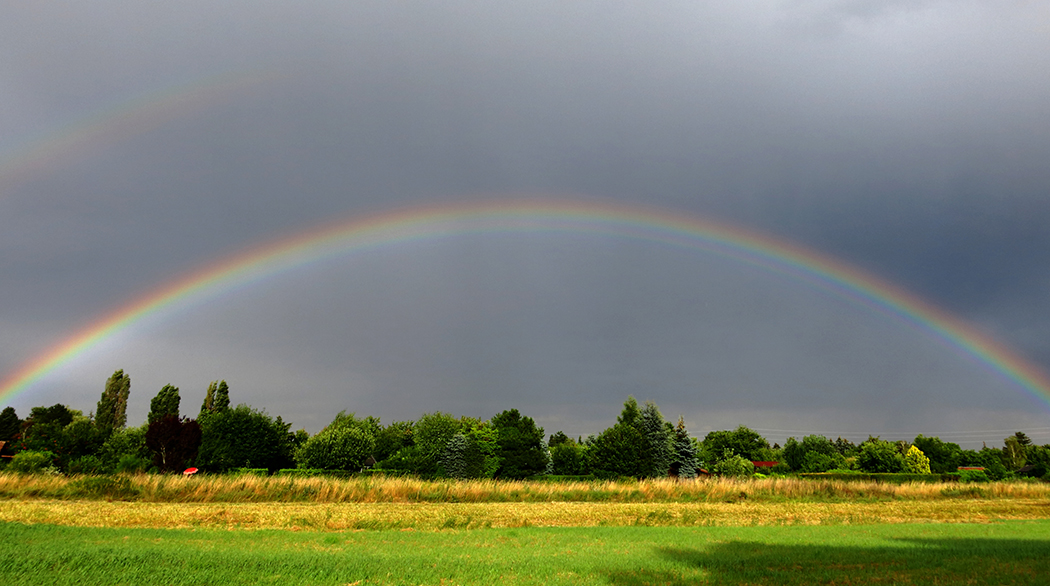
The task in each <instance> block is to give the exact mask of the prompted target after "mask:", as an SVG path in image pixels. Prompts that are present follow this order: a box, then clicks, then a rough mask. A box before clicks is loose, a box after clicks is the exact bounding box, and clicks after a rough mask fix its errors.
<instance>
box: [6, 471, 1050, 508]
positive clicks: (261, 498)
mask: <svg viewBox="0 0 1050 586" xmlns="http://www.w3.org/2000/svg"><path fill="white" fill-rule="evenodd" d="M960 497H962V498H985V499H1050V484H1046V483H1027V482H999V483H990V484H985V485H976V484H958V483H905V484H888V483H879V482H870V481H843V480H823V479H800V478H761V479H742V480H737V479H730V478H710V479H703V480H697V481H687V482H677V481H675V480H672V479H654V480H643V481H637V482H635V481H627V482H617V481H590V482H542V481H503V480H500V481H497V480H469V481H455V480H420V479H418V478H411V477H381V476H364V477H356V478H349V479H338V478H326V477H307V478H302V477H289V476H255V475H240V476H236V475H225V476H197V477H194V476H191V477H184V476H171V475H168V476H164V475H146V474H143V475H137V476H116V477H79V478H78V477H72V478H67V477H63V476H46V475H33V476H25V475H18V474H0V499H2V498H14V499H23V500H24V499H37V498H44V499H73V498H95V499H100V500H107V499H109V500H114V499H115V500H131V501H148V502H197V503H238V502H239V503H262V502H286V503H294V502H301V503H520V502H605V503H652V502H663V503H690V502H698V503H700V502H703V503H711V502H722V501H727V500H730V501H736V500H741V499H749V500H751V501H762V502H767V501H784V500H789V501H799V500H801V501H816V502H840V501H846V502H867V501H887V500H939V499H946V498H960Z"/></svg>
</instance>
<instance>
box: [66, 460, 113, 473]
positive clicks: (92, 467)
mask: <svg viewBox="0 0 1050 586" xmlns="http://www.w3.org/2000/svg"><path fill="white" fill-rule="evenodd" d="M105 472H107V470H106V466H105V464H103V463H102V460H100V459H99V458H98V457H97V456H91V455H88V456H81V457H79V458H77V459H75V460H73V461H72V462H70V463H69V473H70V474H104V473H105Z"/></svg>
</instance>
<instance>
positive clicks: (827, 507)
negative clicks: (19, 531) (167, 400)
mask: <svg viewBox="0 0 1050 586" xmlns="http://www.w3.org/2000/svg"><path fill="white" fill-rule="evenodd" d="M1046 518H1050V485H1048V484H1043V483H1017V482H1013V483H992V484H987V485H980V486H978V485H959V484H943V483H932V484H925V483H911V484H901V485H895V484H878V483H873V482H857V483H851V482H844V481H840V480H835V481H832V480H800V479H749V480H726V479H709V480H702V481H697V482H674V481H671V480H650V481H639V482H591V483H585V482H571V483H549V482H497V481H466V482H455V481H424V480H419V479H408V478H374V477H366V478H353V479H327V478H278V477H259V476H233V477H231V476H212V477H199V478H194V477H190V478H185V477H181V476H153V475H140V476H131V477H82V478H72V479H70V478H66V477H61V476H54V477H52V476H20V475H12V474H8V475H0V521H9V522H19V523H46V524H60V525H73V526H82V527H152V528H188V527H223V528H244V529H293V530H322V531H325V530H327V531H341V530H349V529H416V530H433V529H442V528H484V527H597V526H633V525H646V526H715V525H721V526H747V525H825V524H835V525H838V524H872V523H916V522H923V523H925V522H953V523H957V522H977V523H986V522H991V521H1001V520H1025V519H1046Z"/></svg>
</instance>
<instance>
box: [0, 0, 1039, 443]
mask: <svg viewBox="0 0 1050 586" xmlns="http://www.w3.org/2000/svg"><path fill="white" fill-rule="evenodd" d="M0 14H2V15H3V17H2V18H0V55H2V56H3V58H2V59H0V300H2V304H0V377H7V376H9V375H10V374H11V373H13V372H15V371H17V370H18V368H19V367H20V366H21V365H22V364H24V363H26V362H27V361H29V360H32V359H33V358H34V357H36V356H38V355H40V354H41V353H44V352H46V351H47V350H48V349H49V348H52V347H54V346H55V345H56V344H58V343H60V342H61V341H62V340H64V339H65V338H66V337H68V336H69V335H71V334H73V333H75V332H77V331H79V330H80V329H82V328H84V327H86V326H87V325H89V324H91V323H93V322H94V321H95V320H97V319H99V318H100V317H101V316H103V315H105V314H106V313H107V312H109V311H112V310H113V309H115V308H118V307H121V306H122V305H124V304H126V303H128V302H129V301H131V300H133V299H135V298H136V296H138V295H141V294H142V293H144V292H146V291H149V290H151V289H153V288H155V287H158V286H160V285H162V284H163V283H165V282H166V281H168V280H170V279H173V278H175V277H176V276H178V275H181V274H184V273H186V272H188V271H193V270H194V268H195V267H200V266H203V265H205V264H207V263H208V262H211V261H214V260H216V259H218V258H222V257H224V256H226V255H229V254H232V253H235V252H237V251H239V250H243V249H246V248H249V247H252V246H255V245H258V244H259V243H262V242H266V241H268V240H270V239H273V238H276V237H279V236H285V235H288V234H291V233H294V232H295V231H298V230H303V229H306V228H307V227H309V226H311V225H314V224H318V223H321V222H326V221H332V220H333V219H338V218H351V217H354V216H356V215H366V214H370V213H375V212H382V211H384V210H389V209H394V208H403V207H411V206H414V205H424V204H426V205H433V204H440V203H444V202H463V201H471V200H477V201H492V200H503V199H514V198H517V197H520V196H522V195H541V196H550V197H560V196H571V197H580V198H593V199H597V200H600V201H608V202H619V203H625V204H641V205H646V206H654V207H657V208H661V209H665V210H668V211H672V212H674V213H682V214H692V215H696V216H702V217H707V218H712V219H716V220H719V221H724V222H730V223H733V224H737V225H741V226H744V227H746V228H749V229H751V230H755V231H759V232H764V233H768V234H771V235H774V236H776V237H779V238H783V239H786V240H790V241H795V242H798V243H801V244H803V245H805V246H809V247H811V248H813V249H816V250H819V251H822V252H824V253H826V254H830V255H834V256H837V257H839V258H841V259H842V260H844V261H845V262H848V263H851V264H853V265H855V266H857V267H860V268H862V269H864V270H867V271H869V272H871V273H873V274H875V275H877V276H879V277H881V278H883V279H886V280H888V281H891V282H893V283H896V284H898V285H900V286H902V287H904V288H906V289H908V290H910V291H912V292H914V293H916V294H918V295H920V296H922V297H924V298H925V299H927V300H928V301H929V302H930V303H932V304H934V305H936V306H939V307H941V308H944V309H946V310H948V311H950V312H953V313H954V314H955V315H957V316H958V317H960V318H962V319H964V320H967V321H968V322H969V323H971V324H973V325H974V326H975V327H977V328H979V329H980V330H982V331H984V332H986V333H988V334H989V335H991V336H994V337H996V338H997V339H999V340H1001V341H1002V342H1004V343H1006V344H1009V345H1010V346H1012V347H1013V348H1014V349H1016V351H1017V353H1018V354H1019V355H1021V356H1023V357H1025V358H1026V359H1028V360H1030V361H1032V362H1033V363H1035V364H1037V365H1039V366H1041V367H1042V368H1043V369H1046V370H1050V294H1048V293H1050V229H1048V226H1050V164H1047V161H1048V160H1050V73H1048V72H1050V5H1048V4H1047V3H1045V2H1027V1H1003V0H995V1H992V0H986V1H984V0H970V1H948V0H945V1H932V0H931V1H908V2H903V1H874V0H871V1H868V0H852V1H850V0H812V1H809V0H793V1H788V0H785V1H772V0H767V1H744V2H732V3H707V2H668V1H648V2H638V3H611V2H560V1H559V2H521V3H512V2H500V3H493V2H441V3H422V2H386V1H383V2H357V3H352V4H348V3H344V2H306V3H283V2H221V3H220V2H179V3H164V4H158V3H138V2H92V3H79V2H65V3H63V2H58V3H24V2H8V1H2V2H0ZM117 368H124V369H125V370H126V371H128V372H129V373H130V374H131V377H132V381H133V384H132V396H131V397H132V400H131V405H130V409H129V420H130V421H131V422H138V421H141V420H144V419H145V414H146V411H147V409H148V403H149V399H150V398H152V396H153V395H154V394H155V393H156V392H157V391H158V390H159V389H160V387H161V386H162V385H164V384H167V383H171V384H174V385H176V386H179V387H180V388H181V390H182V396H183V412H184V413H186V414H190V415H194V414H195V413H196V411H197V408H198V406H199V404H200V401H201V399H202V398H203V393H204V389H205V388H206V386H207V384H208V382H209V381H211V380H214V379H220V378H225V379H226V380H227V381H229V383H230V386H231V392H232V398H233V400H234V402H245V403H249V404H251V405H252V406H254V407H257V408H265V409H267V410H268V412H270V413H271V414H274V415H281V416H282V417H283V418H284V419H285V420H289V421H292V422H293V424H294V425H295V427H297V428H298V427H305V428H306V429H308V430H309V431H311V432H315V431H317V430H319V429H320V428H321V427H323V426H324V425H325V424H326V423H327V422H328V421H330V420H331V418H332V416H333V415H334V414H335V413H336V412H338V411H340V410H343V409H346V410H349V411H355V412H357V413H358V414H371V415H377V416H379V417H381V418H382V419H383V421H384V422H389V421H391V420H395V419H415V418H417V417H418V416H419V415H420V414H422V413H423V412H425V411H434V410H444V411H448V412H452V413H454V414H457V415H459V414H464V415H472V416H478V417H483V418H488V417H490V416H492V415H493V414H495V413H497V412H499V411H501V410H503V409H508V408H518V409H519V410H521V411H522V412H523V413H525V414H526V415H531V416H533V417H534V418H535V419H537V421H538V422H539V423H540V424H541V425H543V426H544V427H545V428H546V429H547V432H548V433H551V432H554V431H557V430H559V429H563V430H565V431H566V432H567V433H570V434H572V435H581V434H582V435H586V434H588V433H596V432H599V431H601V429H603V428H605V427H607V426H608V425H610V424H611V423H612V422H613V421H614V420H615V417H616V415H617V414H618V412H619V409H620V406H621V405H622V403H623V401H624V399H625V398H626V397H627V395H628V394H633V395H634V396H635V397H636V398H638V399H639V400H653V401H655V402H656V403H657V404H658V405H659V406H660V407H661V409H662V411H663V413H664V415H665V416H667V417H668V418H677V416H678V415H680V414H681V415H684V416H685V417H686V420H687V423H688V424H689V426H690V428H691V429H692V430H693V432H694V433H696V434H699V435H703V434H704V433H705V432H706V431H709V430H712V429H725V428H732V427H735V426H736V425H738V424H746V425H749V426H752V427H755V428H759V429H762V430H769V431H767V432H765V434H766V435H767V437H769V438H770V439H771V440H772V441H783V439H784V437H786V436H787V435H796V436H798V435H802V434H805V433H809V432H820V433H825V434H827V435H831V436H836V435H843V436H849V437H853V438H859V439H863V438H864V437H866V436H867V434H869V433H872V434H881V435H882V436H883V437H886V438H893V439H897V438H903V439H911V437H914V435H915V434H916V433H918V432H923V433H926V434H931V433H934V434H940V435H941V436H942V437H944V438H946V439H952V440H955V441H959V442H960V443H962V444H964V445H968V446H974V445H980V442H981V441H983V440H987V441H989V443H995V444H998V443H1000V442H1001V440H1002V437H1004V436H1005V435H1007V434H1006V433H1005V432H1004V431H1003V430H1013V429H1028V430H1030V435H1031V436H1032V437H1033V438H1034V439H1036V440H1037V441H1039V442H1040V443H1047V442H1050V417H1048V414H1050V410H1048V408H1047V399H1046V398H1043V399H1042V400H1039V399H1036V398H1034V397H1033V396H1031V395H1030V394H1026V393H1025V392H1024V390H1023V389H1021V388H1020V387H1018V386H1017V385H1016V384H1015V383H1012V382H1010V381H1008V380H1006V379H1005V378H1004V377H1003V376H1001V375H999V374H996V373H995V372H992V371H990V370H989V369H988V368H986V367H983V366H982V365H980V364H978V363H977V362H976V361H975V360H974V359H973V357H970V356H966V355H964V354H962V353H960V352H959V351H957V350H953V349H951V348H948V347H946V346H945V345H944V344H942V343H941V342H939V341H938V340H937V339H936V338H935V337H933V336H931V335H929V334H928V333H924V332H922V331H919V330H916V329H914V328H909V327H907V326H906V325H905V324H903V323H902V322H901V321H899V320H892V319H888V318H887V317H886V316H884V315H881V314H876V313H873V312H871V311H867V310H865V309H864V308H862V307H859V306H857V305H856V304H852V303H850V302H849V301H848V300H846V299H839V298H836V297H834V296H831V295H828V294H826V293H821V292H819V291H815V290H813V289H812V288H811V287H808V286H806V285H805V284H804V283H799V282H794V281H791V280H790V279H784V278H782V277H777V276H775V275H772V274H769V273H766V272H762V271H757V270H755V269H754V268H752V267H747V266H744V265H741V264H740V263H734V262H731V261H727V260H726V259H724V258H718V257H714V256H711V255H708V254H704V253H700V252H696V251H693V252H689V251H683V250H673V249H668V248H667V247H663V246H658V245H654V244H646V243H644V242H639V241H634V240H626V239H618V238H609V237H599V236H593V235H592V236H585V235H569V234H563V235H552V234H516V235H506V234H504V235H473V236H462V237H458V238H452V239H447V240H441V241H428V242H417V243H406V244H401V245H397V246H389V247H383V248H380V249H377V250H373V251H370V252H368V253H367V254H360V255H353V256H351V257H346V258H338V259H332V260H329V261H326V262H324V263H320V264H316V265H311V266H308V267H303V268H301V269H297V270H295V271H289V272H287V273H283V274H281V275H279V276H276V277H275V278H272V279H269V280H267V281H265V282H262V283H260V284H257V285H254V286H251V287H247V288H242V289H239V290H237V291H235V292H233V293H230V294H227V295H223V296H220V297H216V298H214V299H211V300H208V301H206V302H205V303H202V304H199V305H196V306H193V307H191V308H188V309H186V310H183V311H179V312H177V313H171V314H164V315H160V316H157V318H156V319H154V320H150V321H149V322H148V323H142V324H140V325H139V326H136V327H133V328H130V329H128V330H126V331H124V332H121V333H120V334H119V335H117V336H114V337H112V338H110V339H107V340H104V341H103V342H102V343H101V344H99V345H98V346H97V347H95V348H93V349H92V350H90V351H89V352H86V353H84V354H83V355H82V356H80V357H79V358H78V359H77V360H74V361H71V362H70V363H69V364H67V365H66V366H65V367H63V368H61V369H58V370H56V371H55V372H53V373H52V374H51V375H49V376H47V377H44V378H42V379H41V380H39V381H38V382H37V383H36V384H35V385H34V386H33V387H32V388H31V389H29V390H28V391H26V392H24V393H21V394H20V395H18V396H16V397H13V398H10V397H6V398H5V399H9V401H8V402H9V403H10V404H12V405H13V406H15V407H16V409H18V412H19V414H20V415H22V416H25V415H26V414H28V410H29V408H30V407H32V406H34V405H50V404H52V403H55V402H59V401H60V402H63V403H66V404H68V405H70V406H72V407H75V408H79V409H82V410H84V411H85V412H87V411H89V410H92V409H93V408H94V406H95V403H96V402H97V400H98V397H99V395H100V393H101V390H102V386H103V383H104V381H105V379H106V378H107V377H108V376H109V374H111V373H112V372H113V371H114V370H115V369H117ZM985 431H987V432H988V433H982V432H985Z"/></svg>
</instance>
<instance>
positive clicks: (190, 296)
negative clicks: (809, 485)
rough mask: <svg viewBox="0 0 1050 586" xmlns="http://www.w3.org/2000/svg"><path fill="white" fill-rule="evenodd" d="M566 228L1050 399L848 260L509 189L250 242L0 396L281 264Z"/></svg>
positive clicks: (57, 350) (1023, 364)
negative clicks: (877, 325)
mask: <svg viewBox="0 0 1050 586" xmlns="http://www.w3.org/2000/svg"><path fill="white" fill-rule="evenodd" d="M506 232H523V233H540V234H542V233H573V234H592V235H596V236H605V237H613V238H629V239H639V240H644V241H649V242H657V243H662V244H665V245H669V246H674V247H681V248H684V249H688V250H694V251H702V252H707V253H712V254H717V255H720V256H723V257H727V258H730V259H732V260H734V261H738V262H742V263H746V264H748V265H752V266H755V267H759V268H760V269H762V270H766V271H770V272H773V273H778V274H782V275H786V276H788V277H791V278H794V279H797V280H800V281H803V282H806V283H808V284H810V285H812V286H815V287H818V288H820V289H823V290H826V291H830V292H832V293H834V294H836V295H840V296H843V297H845V298H848V299H850V300H851V301H853V302H856V303H858V304H861V305H863V306H866V307H868V308H870V309H872V310H874V311H876V312H879V313H882V314H884V315H887V316H889V317H891V318H894V319H899V320H902V321H904V322H906V323H907V324H910V325H911V326H913V327H915V328H917V329H918V330H920V331H923V332H925V333H926V334H928V335H931V336H933V337H935V338H937V339H939V340H941V341H942V342H943V343H945V344H947V345H949V346H951V347H954V348H955V349H957V350H958V351H961V352H962V353H963V354H964V355H967V356H970V357H972V358H973V359H975V360H977V361H978V362H979V363H982V364H983V365H984V366H986V367H987V368H989V369H991V370H993V371H995V372H998V373H999V374H1001V375H1002V376H1004V377H1006V378H1007V379H1009V380H1011V381H1013V382H1014V383H1016V384H1017V385H1018V386H1019V387H1020V388H1021V389H1023V390H1024V391H1026V392H1027V393H1029V394H1030V395H1032V396H1033V397H1035V398H1036V399H1037V400H1039V401H1040V402H1041V403H1043V404H1046V405H1050V379H1048V378H1047V375H1046V374H1045V373H1044V372H1043V371H1041V370H1040V369H1039V368H1037V367H1036V366H1034V365H1033V364H1031V363H1029V362H1028V361H1026V360H1025V359H1023V358H1022V357H1020V356H1018V355H1017V354H1016V353H1015V352H1014V351H1012V350H1011V349H1010V348H1008V347H1007V346H1005V345H1003V344H1002V343H1000V342H998V341H996V340H994V339H992V338H991V337H989V336H987V335H985V334H983V333H981V332H979V331H977V330H976V329H975V328H973V327H972V326H970V325H968V324H967V323H965V322H964V321H962V320H960V319H958V318H956V317H954V316H952V315H951V314H950V313H948V312H946V311H944V310H942V309H940V308H938V307H935V306H933V305H931V304H929V303H927V302H926V301H924V300H922V299H920V298H919V297H917V296H915V295H913V294H911V293H909V292H907V291H905V290H903V289H901V288H899V287H896V286H894V285H892V284H890V283H888V282H886V281H884V280H881V279H878V278H876V277H875V276H873V275H871V274H869V273H866V272H864V271H861V270H860V269H858V268H856V267H853V266H851V265H848V264H847V263H845V262H843V261H841V260H839V259H836V258H834V257H832V256H830V255H826V254H823V253H820V252H817V251H814V250H810V249H807V248H805V247H802V246H800V245H798V244H794V243H791V242H788V241H786V240H782V239H779V238H774V237H773V236H770V235H767V234H762V233H759V232H755V231H751V230H747V229H744V228H741V227H738V226H732V225H729V224H725V223H720V222H713V221H710V220H707V219H704V218H700V217H696V216H690V215H687V214H681V213H677V212H671V211H668V210H663V209H654V208H645V207H639V206H629V205H622V204H618V203H610V202H603V201H595V200H589V199H563V198H513V199H503V200H490V201H481V202H479V201H471V202H464V203H452V204H449V203H444V204H438V205H418V206H412V207H407V208H400V209H395V210H391V211H387V212H384V213H378V214H373V215H366V216H356V215H355V216H351V217H349V218H344V219H340V220H337V221H334V222H328V223H325V224H322V225H318V226H311V227H310V228H308V229H306V230H302V231H300V232H298V233H295V234H292V235H291V236H287V237H284V238H278V239H275V240H271V241H268V242H264V243H262V244H260V245H257V246H254V247H251V248H248V249H246V250H244V251H242V252H240V253H237V254H233V255H231V256H228V257H225V258H222V259H220V260H218V261H216V262H214V263H211V264H208V265H206V266H202V267H200V268H198V269H197V270H195V271H192V272H190V273H189V274H186V275H184V276H182V277H180V278H176V279H174V280H172V281H169V282H167V283H165V284H163V285H161V286H160V287H158V288H156V289H155V290H153V291H152V292H149V293H147V294H145V295H143V296H141V297H139V298H136V299H133V300H131V301H130V302H128V303H127V304H125V305H124V306H123V307H121V308H120V309H118V310H116V311H113V312H111V313H109V314H107V315H104V316H102V317H101V318H100V319H98V320H97V321H95V322H94V323H92V324H91V325H89V326H87V327H86V328H84V329H82V330H81V331H79V332H76V333H74V334H73V335H71V336H70V337H68V338H67V339H65V340H63V341H62V342H60V343H59V344H57V345H55V346H54V347H52V348H51V349H49V350H48V351H46V352H44V353H42V354H41V355H39V356H37V357H36V358H34V359H33V360H30V361H29V362H27V363H26V364H24V365H23V366H22V367H21V368H19V369H18V370H17V371H15V372H14V373H12V374H10V375H8V376H7V377H6V378H5V379H3V381H2V382H0V399H6V400H10V399H11V398H12V397H14V396H16V395H18V394H20V393H23V392H25V391H27V390H28V389H30V388H32V387H33V385H34V384H35V383H37V382H38V381H40V380H41V379H43V378H44V377H46V376H47V375H48V373H50V372H52V371H53V370H55V369H56V368H58V367H60V366H62V365H63V364H65V363H66V362H68V361H70V360H72V359H73V358H75V357H76V356H78V355H80V354H82V353H84V352H86V351H88V350H90V349H91V348H93V347H94V346H96V345H97V344H99V343H100V342H101V341H103V340H105V339H107V338H108V337H110V336H113V335H114V334H116V333H118V332H121V331H123V330H126V329H128V328H130V327H132V326H134V325H135V324H136V323H138V322H140V321H141V320H143V319H145V318H146V317H149V316H155V315H158V314H164V313H165V312H175V311H176V310H179V309H182V308H189V307H192V306H194V305H197V304H200V303H203V302H205V301H207V300H208V299H211V298H215V297H217V296H220V295H223V294H228V293H231V292H233V291H235V290H237V289H239V288H243V287H249V286H251V285H252V284H253V283H257V282H259V281H261V280H263V279H266V278H270V277H273V276H276V275H279V274H281V273H283V272H285V271H288V270H291V269H294V268H296V267H301V266H304V265H309V264H311V263H316V262H321V261H323V260H326V259H331V258H335V257H339V256H342V255H350V254H353V253H356V252H361V251H365V250H369V249H376V248H382V247H384V246H390V245H394V244H399V243H410V242H415V241H429V240H439V239H447V238H453V237H458V236H463V235H468V234H493V233H506Z"/></svg>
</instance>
